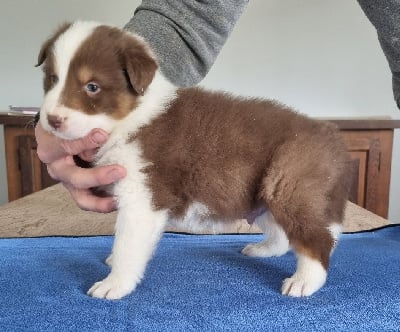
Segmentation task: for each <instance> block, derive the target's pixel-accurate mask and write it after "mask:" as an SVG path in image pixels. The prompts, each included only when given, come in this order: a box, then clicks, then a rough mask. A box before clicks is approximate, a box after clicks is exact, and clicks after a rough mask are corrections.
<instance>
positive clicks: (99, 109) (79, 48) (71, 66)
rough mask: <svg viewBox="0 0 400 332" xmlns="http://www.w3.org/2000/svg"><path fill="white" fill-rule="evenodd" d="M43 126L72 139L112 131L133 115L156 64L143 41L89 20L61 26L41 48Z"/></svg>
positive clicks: (41, 113)
mask: <svg viewBox="0 0 400 332" xmlns="http://www.w3.org/2000/svg"><path fill="white" fill-rule="evenodd" d="M42 64H43V72H44V83H43V87H44V92H45V97H44V102H43V105H42V108H41V111H40V121H41V125H42V126H43V128H44V129H45V130H47V131H50V132H53V133H54V134H55V135H57V136H59V137H62V138H66V139H75V138H80V137H83V136H85V135H86V134H87V133H89V131H90V130H92V129H94V128H102V129H104V130H106V131H108V132H112V130H113V128H114V127H115V125H116V124H117V123H118V122H119V121H120V120H122V119H123V118H124V117H125V116H127V115H128V114H129V113H130V112H134V110H135V107H136V106H137V105H138V104H139V103H140V99H141V98H142V96H143V95H144V94H145V93H146V90H147V88H148V86H149V85H150V83H151V81H152V80H153V77H154V75H155V72H156V70H157V63H156V61H155V60H154V57H153V56H152V53H151V51H150V50H149V49H148V47H147V46H146V44H145V43H144V41H143V40H141V39H140V38H139V37H137V36H135V35H133V34H131V33H128V32H126V31H122V30H120V29H118V28H114V27H110V26H105V25H100V24H97V23H93V22H76V23H73V24H65V25H63V26H62V27H61V28H60V29H59V30H58V31H57V32H56V33H55V34H54V35H52V36H51V37H50V38H49V39H48V40H47V41H46V42H45V43H44V44H43V46H42V49H41V50H40V53H39V56H38V64H37V66H40V65H42Z"/></svg>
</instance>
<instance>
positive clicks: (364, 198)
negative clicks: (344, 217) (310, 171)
mask: <svg viewBox="0 0 400 332" xmlns="http://www.w3.org/2000/svg"><path fill="white" fill-rule="evenodd" d="M330 121H332V122H334V123H336V125H337V126H338V127H339V128H340V130H341V133H342V136H343V139H344V141H345V143H346V146H347V148H348V150H349V152H350V154H351V156H352V157H353V160H354V161H355V166H356V167H355V177H354V180H355V182H354V185H353V188H352V195H351V198H350V200H351V201H353V202H355V203H356V204H358V205H360V206H362V207H364V208H366V209H367V210H369V211H371V212H374V213H375V214H377V215H379V216H381V217H383V218H387V216H388V208H389V189H390V175H391V164H392V147H393V132H394V129H395V128H400V120H392V119H388V118H376V119H373V118H370V119H345V120H344V119H334V120H333V119H330Z"/></svg>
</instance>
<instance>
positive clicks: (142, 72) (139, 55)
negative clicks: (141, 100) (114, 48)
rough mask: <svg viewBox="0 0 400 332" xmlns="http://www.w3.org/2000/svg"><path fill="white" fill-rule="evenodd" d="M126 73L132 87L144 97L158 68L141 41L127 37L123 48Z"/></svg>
mask: <svg viewBox="0 0 400 332" xmlns="http://www.w3.org/2000/svg"><path fill="white" fill-rule="evenodd" d="M123 57H124V60H123V61H124V64H123V67H124V72H125V76H126V78H127V80H128V83H129V85H130V87H131V88H132V89H133V90H134V92H135V93H137V94H138V95H142V96H143V95H144V92H145V91H146V89H147V87H148V86H149V84H150V83H151V81H152V80H153V78H154V75H155V73H156V70H157V68H158V65H157V62H156V60H155V59H154V58H153V56H152V55H151V52H150V51H149V50H148V49H147V47H146V45H144V43H143V42H142V41H141V40H137V39H135V38H134V37H132V36H126V39H125V41H124V47H123Z"/></svg>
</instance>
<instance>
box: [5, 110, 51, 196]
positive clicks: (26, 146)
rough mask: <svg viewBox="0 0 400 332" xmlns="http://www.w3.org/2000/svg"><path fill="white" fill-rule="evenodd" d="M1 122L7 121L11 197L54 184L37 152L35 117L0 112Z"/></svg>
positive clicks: (6, 139) (6, 147)
mask: <svg viewBox="0 0 400 332" xmlns="http://www.w3.org/2000/svg"><path fill="white" fill-rule="evenodd" d="M0 124H2V125H4V142H5V153H6V167H7V182H8V200H9V201H13V200H15V199H17V198H20V197H23V196H25V195H28V194H31V193H33V192H36V191H39V190H41V189H43V188H47V187H49V186H51V185H53V184H55V183H56V181H54V180H53V179H51V178H50V176H49V175H48V173H47V169H46V167H45V165H43V164H42V163H41V162H40V160H39V159H38V157H37V155H36V140H35V133H34V128H33V117H32V116H27V115H21V116H17V115H7V114H1V113H0Z"/></svg>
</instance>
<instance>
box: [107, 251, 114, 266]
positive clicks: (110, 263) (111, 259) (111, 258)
mask: <svg viewBox="0 0 400 332" xmlns="http://www.w3.org/2000/svg"><path fill="white" fill-rule="evenodd" d="M112 263H113V254H112V253H111V254H110V256H108V257H107V259H106V264H107V265H108V266H109V267H112Z"/></svg>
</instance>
